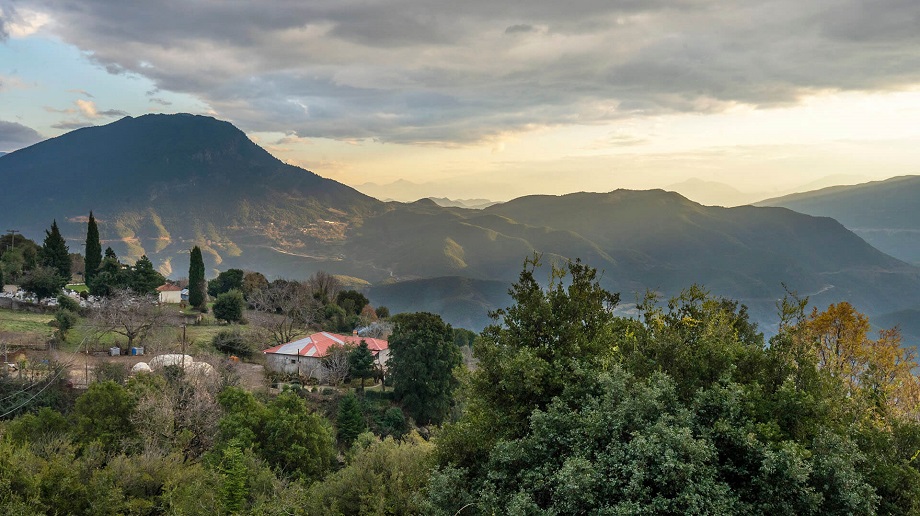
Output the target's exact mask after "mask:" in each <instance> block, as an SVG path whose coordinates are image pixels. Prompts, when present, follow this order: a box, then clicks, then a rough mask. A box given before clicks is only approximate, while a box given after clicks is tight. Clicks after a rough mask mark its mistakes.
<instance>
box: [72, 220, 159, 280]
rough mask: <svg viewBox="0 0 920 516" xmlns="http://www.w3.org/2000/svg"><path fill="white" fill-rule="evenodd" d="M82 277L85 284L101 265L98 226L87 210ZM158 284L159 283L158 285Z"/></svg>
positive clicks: (100, 244)
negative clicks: (83, 271)
mask: <svg viewBox="0 0 920 516" xmlns="http://www.w3.org/2000/svg"><path fill="white" fill-rule="evenodd" d="M84 252H85V256H84V258H83V260H84V262H83V263H84V269H85V273H84V275H83V279H84V281H85V282H86V284H87V285H89V282H90V281H92V279H93V278H94V277H95V276H96V272H97V271H98V270H99V266H100V265H102V243H101V242H100V241H99V226H97V225H96V218H95V217H93V212H89V222H88V223H87V224H86V249H85V251H84ZM158 286H159V285H158Z"/></svg>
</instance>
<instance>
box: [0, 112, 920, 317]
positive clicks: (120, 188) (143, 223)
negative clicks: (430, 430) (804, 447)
mask: <svg viewBox="0 0 920 516" xmlns="http://www.w3.org/2000/svg"><path fill="white" fill-rule="evenodd" d="M0 179H4V180H5V184H11V185H15V187H14V188H9V189H4V190H3V191H0V220H3V221H4V222H6V223H7V224H8V226H6V227H7V228H13V229H18V230H19V231H21V232H22V233H23V234H24V235H26V236H28V237H30V238H33V239H38V240H40V238H41V236H42V231H43V230H44V229H46V228H47V227H48V226H49V225H50V222H51V219H53V218H56V219H57V220H58V222H59V224H60V225H61V227H62V231H63V232H64V235H65V237H67V238H68V239H69V243H70V247H71V249H72V250H75V251H78V250H80V249H81V243H82V241H83V239H84V235H85V217H86V215H88V213H89V211H90V210H93V212H94V213H95V215H96V218H97V220H99V221H100V230H101V233H102V238H103V240H104V245H111V246H112V247H113V248H114V249H115V250H116V252H117V253H118V254H119V255H120V256H122V257H125V258H128V259H129V260H130V259H132V258H137V257H139V256H140V255H141V254H147V255H148V256H149V257H150V258H151V260H152V261H153V262H154V264H155V265H156V266H158V267H159V268H160V270H161V271H162V272H164V273H165V274H167V275H171V276H173V277H181V276H184V275H185V274H186V273H187V270H188V249H190V248H191V247H192V246H193V245H199V246H201V247H202V250H203V251H204V256H205V264H206V266H207V267H208V269H209V270H210V272H209V273H208V275H209V276H211V277H213V275H214V274H216V272H214V271H215V270H226V269H227V268H230V267H237V268H246V269H253V270H258V271H261V272H263V273H265V274H266V275H268V276H269V277H289V278H305V277H307V276H309V275H310V274H311V273H312V272H314V271H316V270H325V271H327V272H330V273H332V274H338V275H343V276H349V277H351V278H354V280H355V281H356V282H357V283H356V284H364V283H363V282H368V283H370V284H371V285H377V287H374V288H373V289H371V290H370V291H369V293H370V295H371V296H372V298H373V299H374V300H375V302H376V303H378V304H393V305H394V306H393V307H391V308H394V309H396V310H399V311H401V310H427V311H431V310H436V311H439V312H441V313H444V314H445V315H447V317H448V321H449V322H451V323H454V324H459V325H465V326H470V327H476V328H479V327H481V326H483V325H484V324H485V323H486V322H487V321H486V319H485V314H486V312H487V311H488V310H490V309H494V308H497V307H498V306H500V305H501V303H502V302H503V300H504V299H506V297H505V291H506V290H507V287H508V286H509V285H510V283H511V282H512V281H514V280H515V279H516V278H517V275H518V273H519V272H520V270H521V266H522V263H523V260H524V258H525V257H527V256H531V255H532V254H533V253H534V252H537V253H541V254H542V256H543V260H544V261H546V262H561V261H564V260H568V259H575V258H581V259H582V260H584V261H585V262H586V263H588V264H589V265H591V266H594V267H596V268H598V269H599V270H600V271H601V272H602V277H601V281H602V283H603V285H604V286H605V287H606V288H608V289H610V290H614V291H618V292H621V293H622V294H623V300H624V304H627V303H629V302H630V301H632V300H633V299H634V298H635V295H636V293H642V292H645V291H646V290H647V289H651V290H655V291H658V292H660V293H662V294H663V295H665V296H670V295H673V294H676V293H678V292H679V291H680V290H681V289H682V288H685V287H687V286H689V285H691V284H693V283H699V284H703V285H705V286H706V287H707V288H709V289H711V290H712V292H713V293H715V294H719V295H723V296H728V297H731V298H735V299H738V300H741V301H742V302H744V303H747V304H748V305H749V306H750V307H751V312H752V314H753V315H754V317H755V318H756V319H757V320H758V321H761V322H762V323H765V324H766V323H770V322H775V321H774V320H775V307H774V303H775V301H776V299H778V298H779V297H781V296H782V294H783V288H782V284H783V283H785V284H786V285H788V286H789V288H792V289H795V290H797V291H799V292H800V293H802V294H807V295H811V296H812V300H813V301H814V302H815V304H817V305H818V306H822V305H823V306H826V305H827V304H828V303H830V302H836V301H840V300H848V301H850V302H852V303H853V304H854V305H855V306H857V307H858V308H859V309H860V310H862V311H863V312H866V313H868V314H882V313H896V312H900V313H907V312H903V311H904V310H911V309H917V308H920V272H918V269H917V268H914V267H912V266H909V265H907V264H905V263H903V262H901V261H899V260H896V259H894V258H892V257H890V256H888V255H885V254H883V253H882V252H880V251H878V250H876V249H874V248H873V247H871V246H870V245H868V244H867V243H866V242H865V241H863V240H862V239H860V238H859V237H858V236H856V235H855V234H854V233H852V232H851V231H848V230H847V229H846V228H844V227H843V226H842V225H841V224H839V223H838V222H837V221H835V220H833V219H830V218H826V217H812V216H808V215H803V214H800V213H796V212H794V211H791V210H789V209H785V208H775V207H770V208H762V207H751V206H744V207H738V208H719V207H707V206H702V205H700V204H697V203H695V202H692V201H690V200H688V199H686V198H684V197H682V196H680V195H679V194H676V193H673V192H665V191H662V190H651V191H630V190H617V191H613V192H609V193H577V194H570V195H564V196H547V195H534V196H527V197H522V198H519V199H515V200H512V201H509V202H506V203H503V204H497V205H494V206H490V207H487V208H485V209H482V210H470V209H465V208H460V207H442V206H439V205H438V204H436V203H435V202H434V201H432V200H431V199H422V200H419V201H416V202H413V203H398V202H389V203H383V202H380V201H378V200H376V199H373V198H371V197H368V196H366V195H364V194H361V193H359V192H357V191H355V190H354V189H352V188H350V187H347V186H345V185H342V184H340V183H337V182H335V181H332V180H329V179H324V178H322V177H320V176H318V175H316V174H313V173H312V172H309V171H306V170H303V169H301V168H297V167H293V166H290V165H287V164H285V163H283V162H281V161H279V160H277V159H276V158H274V157H272V156H271V155H270V154H269V153H268V152H266V151H265V150H263V149H261V148H260V147H258V146H257V145H255V144H254V143H252V142H251V141H250V140H249V139H248V138H247V137H246V135H245V134H244V133H242V132H241V131H239V130H238V129H236V128H235V127H233V126H232V125H231V124H229V123H227V122H221V121H218V120H215V119H213V118H208V117H200V116H192V115H147V116H142V117H138V118H125V119H122V120H120V121H118V122H115V123H113V124H109V125H107V126H102V127H92V128H86V129H80V130H76V131H73V132H71V133H68V134H65V135H63V136H61V137H58V138H54V139H51V140H48V141H45V142H42V143H39V144H36V145H33V146H32V147H28V148H26V149H22V150H19V151H16V152H13V153H10V154H8V155H6V156H4V157H3V159H2V160H0ZM541 279H544V278H541ZM381 285H386V286H381ZM823 306H822V307H823ZM476 314H479V316H478V318H477V316H476Z"/></svg>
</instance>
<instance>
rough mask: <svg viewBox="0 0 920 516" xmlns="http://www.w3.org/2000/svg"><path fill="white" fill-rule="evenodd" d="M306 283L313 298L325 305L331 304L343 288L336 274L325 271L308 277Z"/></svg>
mask: <svg viewBox="0 0 920 516" xmlns="http://www.w3.org/2000/svg"><path fill="white" fill-rule="evenodd" d="M306 284H307V287H308V288H309V289H310V292H311V293H312V295H313V298H314V299H316V300H317V301H319V302H320V304H323V305H327V304H329V303H330V302H331V301H332V300H334V299H335V298H336V297H337V296H338V294H339V291H340V290H342V283H341V282H340V281H339V280H338V279H336V277H335V276H333V275H332V274H329V273H327V272H324V271H316V272H315V273H313V274H312V275H311V276H310V277H309V278H307V281H306ZM362 306H363V305H362Z"/></svg>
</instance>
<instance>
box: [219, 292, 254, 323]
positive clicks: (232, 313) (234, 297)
mask: <svg viewBox="0 0 920 516" xmlns="http://www.w3.org/2000/svg"><path fill="white" fill-rule="evenodd" d="M245 305H246V302H245V301H244V300H243V293H242V292H240V291H239V290H231V291H229V292H224V293H222V294H220V295H219V296H217V299H216V300H215V301H214V317H216V318H218V319H220V320H222V321H227V322H240V321H242V320H243V308H244V307H245Z"/></svg>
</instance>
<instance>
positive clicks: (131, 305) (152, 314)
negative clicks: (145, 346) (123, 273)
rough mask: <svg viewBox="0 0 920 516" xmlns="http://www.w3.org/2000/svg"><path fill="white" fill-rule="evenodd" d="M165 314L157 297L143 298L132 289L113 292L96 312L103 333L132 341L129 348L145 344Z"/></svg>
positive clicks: (94, 313)
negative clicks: (151, 331)
mask: <svg viewBox="0 0 920 516" xmlns="http://www.w3.org/2000/svg"><path fill="white" fill-rule="evenodd" d="M163 316H164V314H163V311H162V310H161V308H160V307H159V305H158V304H157V303H156V299H154V297H153V296H149V295H148V296H139V295H137V294H135V293H134V292H132V291H131V290H130V289H128V290H118V291H115V292H113V293H112V294H111V295H110V296H109V297H108V298H107V299H105V300H104V301H103V302H102V304H101V305H100V306H99V308H97V309H96V310H95V311H94V312H93V321H94V324H95V326H96V327H97V328H98V329H99V331H100V332H101V333H108V332H113V333H117V334H119V335H123V336H125V337H126V338H127V339H128V345H127V347H129V348H130V347H133V346H134V344H135V342H136V341H143V340H144V338H145V337H146V336H147V334H148V333H149V332H150V330H151V329H153V328H155V327H156V326H157V325H158V324H159V322H160V321H161V320H162V318H163Z"/></svg>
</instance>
